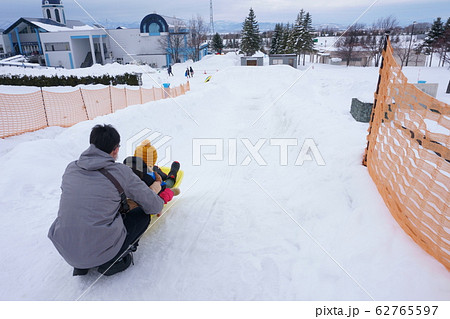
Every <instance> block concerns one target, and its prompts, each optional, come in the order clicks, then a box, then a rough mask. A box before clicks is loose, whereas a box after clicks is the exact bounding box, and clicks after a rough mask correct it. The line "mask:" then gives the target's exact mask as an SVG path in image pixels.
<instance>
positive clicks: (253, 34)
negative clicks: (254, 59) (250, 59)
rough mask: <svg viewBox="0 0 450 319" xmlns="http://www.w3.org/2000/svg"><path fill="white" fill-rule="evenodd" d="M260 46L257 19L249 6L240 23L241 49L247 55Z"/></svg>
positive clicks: (250, 54) (253, 52)
mask: <svg viewBox="0 0 450 319" xmlns="http://www.w3.org/2000/svg"><path fill="white" fill-rule="evenodd" d="M260 48H261V36H260V35H259V26H258V21H256V16H255V13H254V12H253V9H252V8H250V12H249V14H248V17H247V18H245V21H244V23H243V25H242V40H241V50H242V51H243V52H244V53H245V54H246V55H248V56H252V55H253V54H255V52H256V51H258V50H259V49H260Z"/></svg>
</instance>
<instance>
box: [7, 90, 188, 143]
mask: <svg viewBox="0 0 450 319" xmlns="http://www.w3.org/2000/svg"><path fill="white" fill-rule="evenodd" d="M186 88H187V89H185V91H186V90H188V89H189V82H188V84H187V86H186ZM180 92H183V91H182V89H181V88H180V87H177V88H173V89H166V93H165V92H164V91H163V89H162V88H152V89H143V88H139V90H133V89H127V88H122V89H119V88H116V87H111V86H110V87H108V88H104V89H96V90H87V89H78V90H75V91H73V92H64V93H54V92H48V91H45V90H40V91H37V92H34V93H29V94H0V138H4V137H8V136H13V135H19V134H22V133H25V132H33V131H36V130H40V129H42V128H44V127H47V126H62V127H68V126H72V125H74V124H76V123H78V122H81V121H85V120H88V119H93V118H95V117H97V116H100V115H106V114H109V113H111V112H115V111H117V110H120V109H123V108H126V107H127V106H129V105H134V104H143V103H147V102H150V101H156V100H160V99H163V98H169V97H176V96H177V95H180ZM169 94H170V95H169ZM183 94H184V93H183Z"/></svg>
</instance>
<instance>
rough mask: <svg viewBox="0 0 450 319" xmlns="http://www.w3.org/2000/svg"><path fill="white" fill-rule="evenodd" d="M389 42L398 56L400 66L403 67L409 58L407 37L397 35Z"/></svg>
mask: <svg viewBox="0 0 450 319" xmlns="http://www.w3.org/2000/svg"><path fill="white" fill-rule="evenodd" d="M391 44H392V48H393V49H394V55H395V56H397V57H398V58H399V60H400V67H401V68H403V65H405V64H407V63H406V62H407V60H410V59H408V58H409V57H408V47H409V39H407V38H405V37H401V38H400V37H398V38H397V39H396V41H392V42H391Z"/></svg>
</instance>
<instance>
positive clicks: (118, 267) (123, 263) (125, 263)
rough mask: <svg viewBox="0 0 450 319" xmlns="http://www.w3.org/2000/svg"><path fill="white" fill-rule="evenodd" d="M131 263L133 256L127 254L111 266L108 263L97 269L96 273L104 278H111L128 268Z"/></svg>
mask: <svg viewBox="0 0 450 319" xmlns="http://www.w3.org/2000/svg"><path fill="white" fill-rule="evenodd" d="M132 262H133V255H132V254H131V253H128V254H126V255H125V256H123V257H122V258H120V259H119V260H118V261H117V262H116V263H114V264H113V265H112V266H111V264H112V262H109V263H107V264H104V265H101V266H100V267H98V269H97V271H98V272H99V273H101V274H103V275H105V276H112V275H114V274H117V273H118V272H121V271H124V270H125V269H127V268H128V267H130V265H131V263H132ZM110 266H111V267H110ZM108 268H109V269H108Z"/></svg>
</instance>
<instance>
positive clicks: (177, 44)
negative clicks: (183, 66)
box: [159, 20, 186, 63]
mask: <svg viewBox="0 0 450 319" xmlns="http://www.w3.org/2000/svg"><path fill="white" fill-rule="evenodd" d="M184 28H185V26H184V25H182V23H181V22H180V21H178V20H174V30H173V32H169V34H168V35H167V36H163V37H161V39H159V44H160V45H161V48H163V50H165V51H166V52H167V53H168V54H170V58H171V59H172V62H173V63H179V62H180V55H181V53H182V51H183V48H184V47H185V43H184V38H185V36H186V31H185V30H184Z"/></svg>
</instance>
